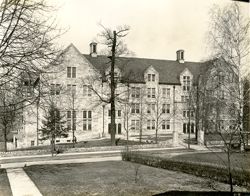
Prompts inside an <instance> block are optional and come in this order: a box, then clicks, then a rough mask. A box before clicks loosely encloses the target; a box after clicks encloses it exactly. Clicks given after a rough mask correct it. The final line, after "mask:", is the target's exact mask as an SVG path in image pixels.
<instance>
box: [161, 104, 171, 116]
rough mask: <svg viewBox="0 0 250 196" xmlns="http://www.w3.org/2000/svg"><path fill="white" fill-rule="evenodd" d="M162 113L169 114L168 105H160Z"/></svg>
mask: <svg viewBox="0 0 250 196" xmlns="http://www.w3.org/2000/svg"><path fill="white" fill-rule="evenodd" d="M162 113H163V114H169V113H170V104H162Z"/></svg>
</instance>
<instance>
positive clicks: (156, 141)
mask: <svg viewBox="0 0 250 196" xmlns="http://www.w3.org/2000/svg"><path fill="white" fill-rule="evenodd" d="M155 143H156V144H157V143H158V128H156V129H155Z"/></svg>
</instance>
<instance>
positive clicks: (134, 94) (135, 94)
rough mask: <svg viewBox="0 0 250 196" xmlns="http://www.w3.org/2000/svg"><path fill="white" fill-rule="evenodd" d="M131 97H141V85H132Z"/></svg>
mask: <svg viewBox="0 0 250 196" xmlns="http://www.w3.org/2000/svg"><path fill="white" fill-rule="evenodd" d="M131 91H132V92H131V97H134V98H139V97H140V88H139V87H132V89H131Z"/></svg>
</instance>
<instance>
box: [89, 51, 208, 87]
mask: <svg viewBox="0 0 250 196" xmlns="http://www.w3.org/2000/svg"><path fill="white" fill-rule="evenodd" d="M84 57H85V58H86V59H87V60H88V61H89V62H90V63H91V64H92V65H93V66H95V67H96V68H97V69H98V70H99V71H100V72H101V73H104V71H105V69H106V68H107V67H108V66H110V59H109V58H108V57H107V56H103V55H100V56H97V57H91V56H90V55H86V54H84ZM206 65H207V64H206V63H199V62H184V63H179V62H177V61H171V60H158V59H146V58H132V57H129V58H128V57H118V58H116V66H117V67H119V69H120V70H121V72H122V75H123V76H124V77H127V78H129V80H130V81H131V82H136V83H144V72H145V70H146V69H147V68H148V67H150V66H153V67H154V69H155V70H156V71H157V72H158V73H159V78H160V79H159V83H161V84H180V74H181V72H182V71H183V70H185V69H186V68H187V69H189V70H190V72H191V73H192V74H193V76H194V82H195V83H196V81H197V78H198V76H199V75H200V74H201V73H203V72H204V71H205V69H206V68H205V67H206Z"/></svg>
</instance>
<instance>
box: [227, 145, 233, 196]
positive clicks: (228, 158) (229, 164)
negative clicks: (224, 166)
mask: <svg viewBox="0 0 250 196" xmlns="http://www.w3.org/2000/svg"><path fill="white" fill-rule="evenodd" d="M229 145H231V143H230V144H229ZM228 148H230V146H229V147H228ZM227 163H228V178H229V184H230V192H231V193H233V179H232V172H231V160H230V150H229V149H227Z"/></svg>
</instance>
